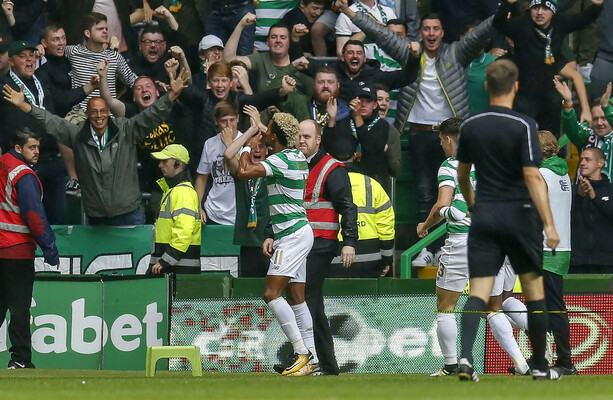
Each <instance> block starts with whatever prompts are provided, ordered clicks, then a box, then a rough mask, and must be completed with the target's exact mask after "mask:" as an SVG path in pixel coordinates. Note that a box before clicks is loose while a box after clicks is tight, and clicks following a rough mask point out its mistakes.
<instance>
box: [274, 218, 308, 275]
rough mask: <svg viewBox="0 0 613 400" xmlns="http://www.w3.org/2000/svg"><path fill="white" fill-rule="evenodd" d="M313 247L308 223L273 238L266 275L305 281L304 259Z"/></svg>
mask: <svg viewBox="0 0 613 400" xmlns="http://www.w3.org/2000/svg"><path fill="white" fill-rule="evenodd" d="M311 247H313V229H311V226H310V225H309V224H306V225H305V226H303V227H302V228H300V229H298V230H297V231H296V232H294V233H290V234H289V235H287V236H284V237H282V238H281V239H279V240H275V241H274V242H273V244H272V248H273V250H274V252H273V254H272V258H271V259H270V267H268V273H267V275H279V276H287V277H289V278H290V280H289V282H290V283H294V282H297V283H304V282H306V260H307V256H308V255H309V252H310V251H311Z"/></svg>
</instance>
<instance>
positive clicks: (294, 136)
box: [270, 113, 300, 147]
mask: <svg viewBox="0 0 613 400" xmlns="http://www.w3.org/2000/svg"><path fill="white" fill-rule="evenodd" d="M270 131H271V132H272V133H274V134H275V135H276V136H277V139H279V142H280V143H281V144H282V145H283V146H285V147H294V146H295V145H296V142H298V136H299V135H300V127H299V126H298V120H297V119H296V118H295V117H294V116H293V115H292V114H288V113H276V114H274V115H273V116H272V124H271V126H270Z"/></svg>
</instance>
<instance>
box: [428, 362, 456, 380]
mask: <svg viewBox="0 0 613 400" xmlns="http://www.w3.org/2000/svg"><path fill="white" fill-rule="evenodd" d="M457 374H458V364H445V365H444V366H443V368H441V369H440V370H438V371H436V372H435V373H433V374H430V376H434V377H439V376H449V375H457Z"/></svg>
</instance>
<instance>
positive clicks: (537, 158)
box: [521, 120, 543, 167]
mask: <svg viewBox="0 0 613 400" xmlns="http://www.w3.org/2000/svg"><path fill="white" fill-rule="evenodd" d="M521 161H522V165H523V166H524V167H540V165H541V163H542V162H543V155H542V153H541V144H540V143H539V138H538V129H537V127H536V122H535V121H534V120H531V121H526V126H525V135H524V138H523V140H522V147H521Z"/></svg>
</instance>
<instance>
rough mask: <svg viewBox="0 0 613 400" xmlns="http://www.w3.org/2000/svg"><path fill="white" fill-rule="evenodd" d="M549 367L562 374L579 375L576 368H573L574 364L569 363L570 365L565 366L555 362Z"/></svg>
mask: <svg viewBox="0 0 613 400" xmlns="http://www.w3.org/2000/svg"><path fill="white" fill-rule="evenodd" d="M551 368H552V369H555V370H556V371H558V372H559V373H560V374H562V375H579V371H577V368H575V366H574V365H571V366H570V367H565V366H562V365H560V364H556V365H554V366H553V367H551Z"/></svg>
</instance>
